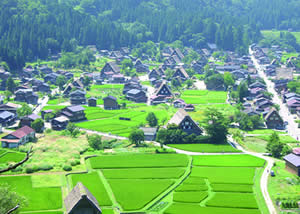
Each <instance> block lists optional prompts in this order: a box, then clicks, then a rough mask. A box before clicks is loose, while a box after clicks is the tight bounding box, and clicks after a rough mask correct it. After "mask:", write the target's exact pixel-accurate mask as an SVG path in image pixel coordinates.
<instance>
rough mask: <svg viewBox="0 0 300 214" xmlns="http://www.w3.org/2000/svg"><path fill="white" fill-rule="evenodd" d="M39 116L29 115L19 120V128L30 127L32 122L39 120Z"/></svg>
mask: <svg viewBox="0 0 300 214" xmlns="http://www.w3.org/2000/svg"><path fill="white" fill-rule="evenodd" d="M40 118H41V116H39V115H36V114H31V115H27V116H24V117H22V118H21V120H20V126H21V127H23V126H29V127H31V123H32V122H34V121H35V120H37V119H40Z"/></svg>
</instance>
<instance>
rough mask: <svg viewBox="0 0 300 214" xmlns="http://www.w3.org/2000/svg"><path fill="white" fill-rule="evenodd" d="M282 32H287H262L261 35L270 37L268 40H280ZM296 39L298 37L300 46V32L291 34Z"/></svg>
mask: <svg viewBox="0 0 300 214" xmlns="http://www.w3.org/2000/svg"><path fill="white" fill-rule="evenodd" d="M280 32H287V31H277V30H276V31H273V30H262V31H261V33H262V35H263V36H264V37H268V38H270V37H271V38H272V37H275V38H279V36H280ZM291 33H292V34H293V35H294V36H295V37H296V40H297V43H299V44H300V32H291Z"/></svg>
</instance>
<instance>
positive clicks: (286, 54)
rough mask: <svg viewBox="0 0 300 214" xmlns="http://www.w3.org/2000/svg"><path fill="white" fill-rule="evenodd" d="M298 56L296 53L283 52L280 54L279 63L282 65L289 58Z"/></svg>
mask: <svg viewBox="0 0 300 214" xmlns="http://www.w3.org/2000/svg"><path fill="white" fill-rule="evenodd" d="M298 56H299V54H298V53H287V52H283V53H282V57H281V62H282V63H286V61H287V60H288V59H289V58H291V57H298Z"/></svg>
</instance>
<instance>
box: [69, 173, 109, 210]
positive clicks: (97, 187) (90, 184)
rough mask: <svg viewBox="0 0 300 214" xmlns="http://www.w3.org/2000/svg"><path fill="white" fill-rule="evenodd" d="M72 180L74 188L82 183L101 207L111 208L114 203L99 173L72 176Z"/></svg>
mask: <svg viewBox="0 0 300 214" xmlns="http://www.w3.org/2000/svg"><path fill="white" fill-rule="evenodd" d="M70 176H71V180H72V187H74V186H76V184H77V183H78V182H81V183H82V184H83V185H84V186H86V188H88V189H89V190H90V192H91V193H92V194H93V195H94V196H95V198H96V199H97V200H98V203H99V205H100V206H111V205H112V201H111V199H110V197H109V195H108V193H107V191H106V189H105V187H104V185H103V183H102V181H101V179H100V177H99V175H98V173H97V172H91V173H88V174H73V175H70Z"/></svg>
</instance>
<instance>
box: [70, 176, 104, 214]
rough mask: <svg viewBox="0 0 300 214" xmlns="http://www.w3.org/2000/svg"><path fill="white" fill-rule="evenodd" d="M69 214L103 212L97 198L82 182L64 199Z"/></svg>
mask: <svg viewBox="0 0 300 214" xmlns="http://www.w3.org/2000/svg"><path fill="white" fill-rule="evenodd" d="M64 203H65V206H66V211H67V213H68V214H101V213H102V211H101V209H100V206H99V204H98V201H97V199H96V198H95V197H94V196H93V195H92V193H91V192H90V191H89V190H88V189H87V188H86V187H85V186H84V185H83V184H82V183H81V182H79V183H77V185H76V186H75V187H74V188H73V189H72V191H71V192H70V193H69V194H68V196H67V197H66V198H65V200H64Z"/></svg>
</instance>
